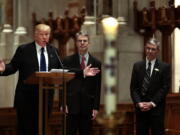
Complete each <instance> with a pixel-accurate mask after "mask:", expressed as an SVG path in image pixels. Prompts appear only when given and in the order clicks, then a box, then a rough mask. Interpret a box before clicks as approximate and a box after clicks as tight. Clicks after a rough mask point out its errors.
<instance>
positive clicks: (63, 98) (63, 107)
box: [54, 49, 66, 135]
mask: <svg viewBox="0 0 180 135" xmlns="http://www.w3.org/2000/svg"><path fill="white" fill-rule="evenodd" d="M54 51H55V54H56V56H57V58H58V61H59V63H60V65H61V67H62V70H63V72H62V93H61V94H60V92H59V108H61V107H62V110H63V112H64V117H63V121H64V122H63V135H66V86H65V85H66V84H65V77H64V65H63V63H62V61H61V59H60V58H59V55H58V53H57V51H56V49H54ZM60 97H62V100H61V102H62V103H61V104H60Z"/></svg>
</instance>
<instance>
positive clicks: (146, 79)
mask: <svg viewBox="0 0 180 135" xmlns="http://www.w3.org/2000/svg"><path fill="white" fill-rule="evenodd" d="M150 79H151V62H149V63H148V68H147V70H146V73H145V76H144V80H143V84H142V95H146V94H147V91H148V87H149V83H150Z"/></svg>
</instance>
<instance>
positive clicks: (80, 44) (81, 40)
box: [76, 35, 89, 55]
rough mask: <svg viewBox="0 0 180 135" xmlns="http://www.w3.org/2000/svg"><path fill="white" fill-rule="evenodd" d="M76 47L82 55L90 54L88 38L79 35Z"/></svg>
mask: <svg viewBox="0 0 180 135" xmlns="http://www.w3.org/2000/svg"><path fill="white" fill-rule="evenodd" d="M76 46H77V49H78V52H79V53H80V54H82V55H83V54H85V53H87V52H88V47H89V40H88V37H87V36H83V35H79V36H78V37H77V40H76Z"/></svg>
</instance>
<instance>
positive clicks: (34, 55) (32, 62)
mask: <svg viewBox="0 0 180 135" xmlns="http://www.w3.org/2000/svg"><path fill="white" fill-rule="evenodd" d="M50 33H51V28H50V27H49V26H48V25H46V24H38V25H36V27H35V32H34V41H33V42H31V43H28V44H24V45H20V46H19V47H18V48H17V50H16V52H15V54H14V56H13V58H12V60H11V61H10V63H9V64H5V63H4V62H3V61H2V60H0V76H7V75H11V74H14V73H15V72H17V71H19V78H18V83H17V86H16V91H15V100H14V107H15V108H16V112H17V119H18V132H19V133H18V135H38V85H30V84H25V83H24V80H26V79H27V78H28V77H29V76H30V75H31V74H33V73H34V72H37V71H43V72H46V71H49V70H51V69H55V68H56V69H57V68H62V64H61V62H60V59H59V57H58V56H57V55H56V54H57V53H55V51H56V49H55V47H53V46H51V45H50V44H49V38H50ZM82 72H83V71H82ZM95 72H96V71H94V70H93V69H92V68H88V69H86V72H84V73H86V74H87V75H93V74H95ZM53 94H54V92H53V91H49V93H48V108H51V107H52V103H53Z"/></svg>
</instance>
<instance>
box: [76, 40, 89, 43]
mask: <svg viewBox="0 0 180 135" xmlns="http://www.w3.org/2000/svg"><path fill="white" fill-rule="evenodd" d="M77 41H78V42H80V43H81V42H84V43H86V42H88V40H77Z"/></svg>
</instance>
